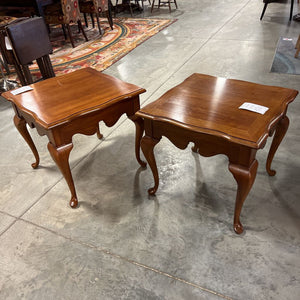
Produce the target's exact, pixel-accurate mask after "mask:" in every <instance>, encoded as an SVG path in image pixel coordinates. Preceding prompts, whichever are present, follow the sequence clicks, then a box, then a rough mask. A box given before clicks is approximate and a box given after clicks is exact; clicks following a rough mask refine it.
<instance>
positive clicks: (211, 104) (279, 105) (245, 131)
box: [136, 74, 298, 234]
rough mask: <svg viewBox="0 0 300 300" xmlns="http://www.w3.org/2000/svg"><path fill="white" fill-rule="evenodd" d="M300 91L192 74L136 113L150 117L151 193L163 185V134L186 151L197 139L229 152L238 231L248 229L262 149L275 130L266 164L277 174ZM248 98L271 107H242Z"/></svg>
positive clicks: (203, 149) (202, 145)
mask: <svg viewBox="0 0 300 300" xmlns="http://www.w3.org/2000/svg"><path fill="white" fill-rule="evenodd" d="M297 94H298V91H296V90H292V89H287V88H281V87H275V86H266V85H261V84H255V83H250V82H246V81H240V80H233V79H225V78H218V77H213V76H208V75H202V74H193V75H191V76H190V77H188V78H187V79H186V80H185V81H184V82H182V83H181V84H179V85H178V86H176V87H174V88H172V89H171V90H169V91H168V92H166V93H165V94H164V95H163V96H161V97H160V98H159V99H158V100H157V101H154V102H153V103H150V104H149V105H147V106H145V107H144V108H142V109H141V110H140V111H138V112H137V113H136V115H137V116H138V117H142V118H143V119H144V126H145V136H144V137H143V138H142V141H141V147H142V151H143V153H144V155H145V157H146V160H147V161H148V163H149V165H150V168H151V170H152V173H153V177H154V183H155V184H154V187H152V188H150V189H149V190H148V193H149V194H155V192H156V191H157V188H158V184H159V177H158V171H157V166H156V161H155V157H154V153H153V149H154V146H155V145H156V144H157V143H158V142H159V141H160V139H161V137H162V136H165V137H167V138H168V139H169V140H170V141H171V142H172V143H173V144H174V145H175V146H177V147H178V148H180V149H185V148H186V147H187V145H188V144H189V143H190V142H192V143H194V147H193V148H192V150H193V151H195V152H198V153H199V154H201V155H203V156H207V157H208V156H213V155H217V154H225V155H226V156H227V157H228V159H229V170H230V172H231V173H232V174H233V176H234V178H235V180H236V182H237V196H236V203H235V211H234V224H233V226H234V230H235V232H236V233H238V234H240V233H242V232H243V226H242V224H241V222H240V213H241V210H242V206H243V203H244V201H245V199H246V197H247V195H248V193H249V191H250V189H251V187H252V185H253V182H254V180H255V176H256V171H257V166H258V162H257V160H256V159H255V155H256V152H257V150H258V149H262V148H263V147H264V146H265V144H266V141H267V138H268V136H271V135H272V134H273V132H274V131H275V136H274V138H273V141H272V144H271V148H270V151H269V154H268V158H267V164H266V169H267V172H268V174H269V175H270V176H273V175H275V173H276V172H275V171H274V170H271V162H272V160H273V157H274V154H275V152H276V150H277V148H278V146H279V144H280V142H281V140H282V139H283V137H284V135H285V133H286V131H287V129H288V125H289V119H288V117H287V116H286V111H287V107H288V104H289V103H290V102H292V101H293V100H294V99H295V97H296V96H297ZM245 102H250V103H254V104H257V105H261V106H265V107H268V110H267V111H266V112H265V113H264V114H259V113H257V112H253V111H248V110H244V109H239V107H240V106H241V105H242V104H243V103H245Z"/></svg>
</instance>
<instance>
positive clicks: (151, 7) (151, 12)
mask: <svg viewBox="0 0 300 300" xmlns="http://www.w3.org/2000/svg"><path fill="white" fill-rule="evenodd" d="M154 2H155V0H153V2H152V6H151V13H152V11H153V8H154Z"/></svg>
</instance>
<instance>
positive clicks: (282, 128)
mask: <svg viewBox="0 0 300 300" xmlns="http://www.w3.org/2000/svg"><path fill="white" fill-rule="evenodd" d="M289 123H290V121H289V118H288V117H287V116H285V117H284V118H282V119H281V120H280V122H279V123H278V124H277V127H276V131H275V135H274V138H273V141H272V144H271V147H270V151H269V154H268V158H267V163H266V169H267V172H268V174H269V175H270V176H274V175H275V174H276V171H275V170H271V163H272V161H273V158H274V155H275V153H276V151H277V149H278V147H279V145H280V143H281V141H282V139H283V138H284V136H285V134H286V132H287V130H288V128H289Z"/></svg>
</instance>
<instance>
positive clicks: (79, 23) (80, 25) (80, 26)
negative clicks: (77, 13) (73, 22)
mask: <svg viewBox="0 0 300 300" xmlns="http://www.w3.org/2000/svg"><path fill="white" fill-rule="evenodd" d="M77 24H78V26H79V28H80V30H81V31H82V34H83V36H84V38H85V40H86V42H87V41H88V38H87V36H86V34H85V31H84V29H83V27H82V24H81V21H80V20H78V21H77Z"/></svg>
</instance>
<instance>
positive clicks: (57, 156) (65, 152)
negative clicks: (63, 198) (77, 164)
mask: <svg viewBox="0 0 300 300" xmlns="http://www.w3.org/2000/svg"><path fill="white" fill-rule="evenodd" d="M72 148H73V144H72V143H70V144H68V145H65V146H62V147H59V148H56V147H55V146H53V145H52V144H51V143H50V142H49V143H48V150H49V152H50V154H51V156H52V158H53V160H54V161H55V163H56V164H57V166H58V167H59V169H60V171H61V173H62V174H63V176H64V177H65V180H66V182H67V184H68V186H69V189H70V192H71V200H70V206H71V207H72V208H76V207H77V205H78V200H77V196H76V190H75V186H74V182H73V177H72V173H71V169H70V165H69V155H70V152H71V150H72Z"/></svg>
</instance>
